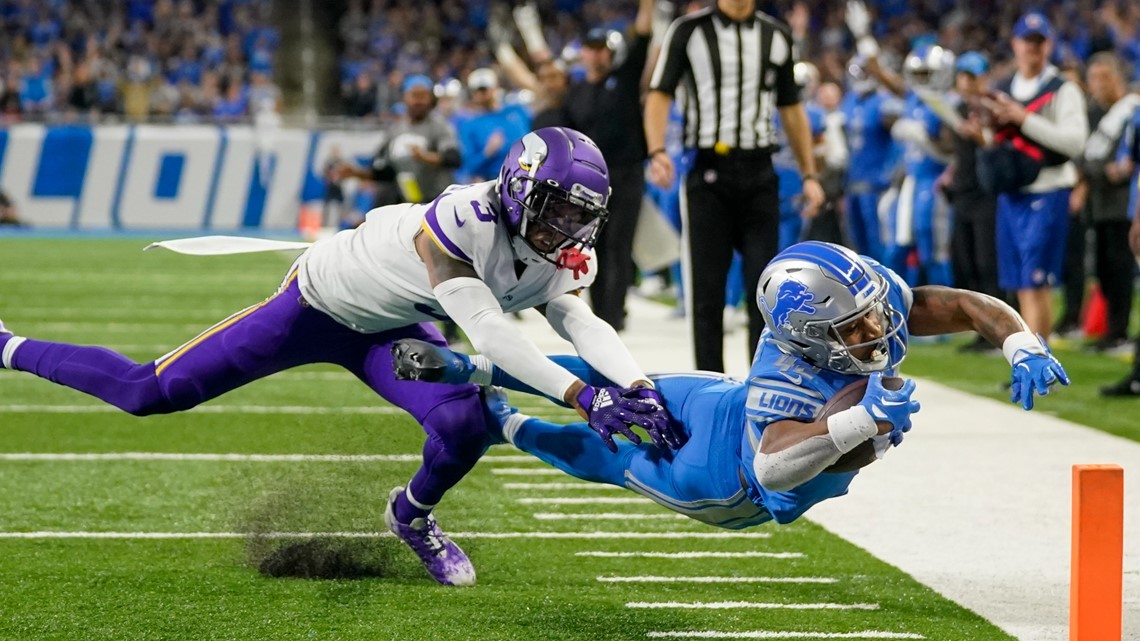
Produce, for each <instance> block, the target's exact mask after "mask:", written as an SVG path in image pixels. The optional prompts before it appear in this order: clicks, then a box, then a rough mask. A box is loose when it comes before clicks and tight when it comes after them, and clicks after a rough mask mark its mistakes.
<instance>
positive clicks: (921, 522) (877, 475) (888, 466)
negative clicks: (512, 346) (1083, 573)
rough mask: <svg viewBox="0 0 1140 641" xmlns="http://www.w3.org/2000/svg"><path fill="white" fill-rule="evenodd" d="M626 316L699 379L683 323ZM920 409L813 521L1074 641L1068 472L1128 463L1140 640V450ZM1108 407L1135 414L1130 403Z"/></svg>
mask: <svg viewBox="0 0 1140 641" xmlns="http://www.w3.org/2000/svg"><path fill="white" fill-rule="evenodd" d="M627 306H628V310H629V316H628V318H627V320H626V330H625V331H624V332H622V335H621V336H622V340H623V342H625V344H626V345H627V346H628V347H629V348H630V351H631V352H632V353H633V355H634V357H635V358H636V359H637V361H638V363H639V364H640V365H641V366H642V367H643V368H645V370H646V371H648V372H677V371H686V370H691V369H692V368H693V357H692V341H691V338H690V337H689V335H688V330H687V327H686V323H685V322H684V321H679V320H674V319H670V318H669V314H670V312H671V309H670V308H668V307H665V306H662V305H658V304H655V303H649V302H646V301H645V300H643V299H640V298H637V297H635V296H630V297H629V298H628V299H627ZM523 318H524V321H523V322H522V323H520V324H519V326H518V327H519V329H520V332H521V333H522V334H523V335H525V336H527V338H530V339H531V340H533V341H535V343H536V344H537V345H538V347H539V348H540V349H542V350H543V351H544V352H545V353H548V354H565V353H571V352H572V349H573V348H572V347H571V346H570V345H569V344H568V343H566V342H564V341H562V340H561V339H560V338H558V337H557V336H554V335H553V333H552V332H551V331H550V328H549V326H547V325H546V323H545V321H544V320H543V319H542V318H541V316H539V315H537V314H536V313H535V314H531V313H524V314H523ZM746 341H747V339H746V338H745V336H744V332H743V331H742V330H736V331H733V332H731V333H730V334H728V335H726V337H725V365H726V370H727V371H728V373H729V374H733V375H736V376H743V375H745V374H747V372H748V365H749V360H750V358H751V354H750V352H749V350H747V349H745V345H746ZM902 369H903V373H904V374H905V372H906V365H905V364H904V365H903V368H902ZM1119 371H1120V372H1121V373H1123V372H1124V367H1123V366H1121V367H1120V368H1119ZM999 382H1000V381H997V380H995V381H992V383H993V385H994V386H995V387H996V385H997V384H998V383H999ZM1101 382H1102V381H1079V380H1078V381H1075V382H1074V385H1097V384H1099V383H1101ZM1104 382H1107V381H1104ZM1060 393H1061V394H1064V390H1063V389H1062V390H1060ZM917 398H918V399H919V400H920V401H922V406H923V409H922V412H921V413H920V414H918V415H917V416H916V417H915V428H914V431H912V432H911V433H910V434H908V435H907V438H906V442H905V443H903V445H902V447H901V448H900V449H899V451H898V452H891V453H890V455H889V456H887V458H886V459H885V460H884V461H881V462H879V463H876V464H875V465H872V466H871V467H870V468H868V469H867V470H866V471H865V472H864V473H862V474H860V477H859V478H858V479H857V480H856V481H855V482H854V483H853V484H852V486H851V492H850V494H848V495H847V496H844V497H843V498H841V499H837V500H833V501H824V502H823V503H821V504H819V505H817V506H816V507H813V508H812V509H811V511H810V512H808V515H807V518H808V519H810V520H813V521H815V522H817V523H820V524H822V525H823V526H824V527H826V528H827V529H829V530H831V531H832V532H835V533H836V534H838V535H839V536H842V537H843V538H845V539H847V540H849V541H851V542H853V543H855V544H856V545H859V546H860V547H862V548H864V549H866V550H867V551H869V552H870V553H871V554H873V555H875V556H876V557H878V558H880V559H883V560H884V561H886V562H888V563H890V564H892V565H894V566H896V567H898V568H899V569H901V570H902V571H903V572H906V573H908V574H910V575H912V576H913V577H914V578H915V579H917V580H918V581H920V582H922V583H924V584H925V585H927V586H929V587H931V588H933V589H934V590H936V591H937V592H939V593H941V594H943V595H945V596H946V597H948V598H950V599H951V600H953V601H956V602H957V603H959V604H961V605H963V606H965V607H967V608H969V609H971V610H974V611H975V612H977V613H978V614H980V615H981V616H982V617H984V618H986V619H988V620H990V621H991V622H993V623H994V624H996V625H997V626H998V627H1000V628H1002V629H1003V630H1005V631H1006V632H1008V633H1009V634H1011V635H1013V636H1014V637H1017V638H1019V639H1023V640H1024V641H1067V640H1068V638H1069V637H1068V624H1069V618H1068V617H1069V608H1068V602H1069V555H1070V549H1069V546H1070V541H1069V538H1070V533H1071V522H1070V511H1071V505H1070V503H1071V496H1072V490H1071V476H1072V473H1071V466H1072V465H1073V464H1076V463H1116V464H1119V465H1121V466H1122V467H1124V468H1125V470H1126V471H1125V481H1124V483H1125V514H1124V519H1125V524H1124V529H1125V544H1124V597H1125V605H1124V609H1125V611H1124V638H1125V639H1140V603H1138V602H1137V601H1136V598H1137V596H1140V540H1138V539H1137V537H1140V444H1138V443H1136V442H1134V441H1129V440H1126V439H1122V438H1118V437H1115V436H1111V435H1108V434H1105V433H1103V432H1099V431H1096V430H1092V429H1088V428H1085V427H1081V426H1078V425H1074V424H1072V423H1069V422H1066V421H1062V420H1059V419H1056V418H1054V417H1051V416H1048V415H1047V414H1045V413H1044V412H1040V411H1037V410H1035V411H1033V412H1025V411H1023V410H1021V409H1020V408H1018V407H1015V406H1013V405H1012V404H1009V403H1004V402H997V401H993V400H989V399H983V398H979V397H976V396H971V395H969V394H965V393H963V392H957V391H954V390H951V389H949V388H947V387H945V386H942V385H938V384H936V383H934V382H931V381H928V380H920V381H918V394H917ZM1113 405H1114V406H1118V407H1119V408H1120V411H1121V412H1132V413H1133V414H1134V415H1138V416H1140V405H1137V404H1136V403H1135V402H1131V401H1127V400H1122V401H1116V402H1113ZM1044 406H1045V407H1046V408H1048V406H1049V404H1048V400H1046V401H1044Z"/></svg>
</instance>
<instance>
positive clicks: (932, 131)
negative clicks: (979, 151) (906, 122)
mask: <svg viewBox="0 0 1140 641" xmlns="http://www.w3.org/2000/svg"><path fill="white" fill-rule="evenodd" d="M902 117H903V118H907V119H910V120H916V121H918V122H920V123H922V127H923V129H924V130H925V131H926V135H927V137H929V138H930V140H931V141H935V140H938V137H939V136H940V135H941V133H942V121H941V120H939V119H938V116H937V115H935V113H934V110H933V109H931V108H930V107H929V106H928V105H927V104H926V103H925V102H923V101H922V100H921V99H920V98H919V97H918V96H917V95H916V94H914V93H911V94H909V95H908V96H907V97H906V105H905V106H904V107H903V115H902ZM903 147H904V149H905V151H904V153H903V164H904V166H905V168H906V175H908V176H914V177H915V178H917V179H920V180H922V179H929V180H933V179H935V178H937V177H938V176H940V175H941V174H942V172H943V171H945V169H946V162H945V161H944V160H942V159H940V158H936V157H934V156H931V155H930V154H929V153H927V151H926V150H924V149H923V148H922V147H921V146H919V145H918V144H917V143H913V142H907V143H904V145H903Z"/></svg>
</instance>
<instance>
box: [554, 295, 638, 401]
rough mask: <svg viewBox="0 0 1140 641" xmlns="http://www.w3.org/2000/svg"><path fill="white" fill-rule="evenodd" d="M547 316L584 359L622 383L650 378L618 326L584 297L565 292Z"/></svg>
mask: <svg viewBox="0 0 1140 641" xmlns="http://www.w3.org/2000/svg"><path fill="white" fill-rule="evenodd" d="M546 320H547V322H549V323H550V326H551V327H553V328H554V331H556V332H558V335H559V336H561V337H562V338H565V339H566V340H568V341H570V342H571V343H573V344H574V349H575V350H576V351H577V352H578V355H579V356H581V357H582V359H583V360H585V361H586V362H587V363H589V364H590V366H591V367H593V368H594V369H596V370H597V371H598V372H600V373H601V374H602V376H605V377H606V378H608V379H609V380H611V381H613V382H614V383H617V384H618V386H620V387H629V386H630V385H632V384H633V383H634V381H639V380H649V377H648V376H646V375H645V372H644V371H642V369H641V367H639V366H638V365H637V363H636V362H635V361H634V360H633V355H631V354H630V353H629V350H628V349H627V348H626V346H625V344H624V343H622V342H621V339H620V338H618V334H617V332H616V331H614V328H613V327H610V325H609V323H607V322H605V321H604V320H602V319H600V318H598V317H597V316H596V315H594V312H593V311H591V310H590V307H589V306H588V305H586V302H585V301H583V300H582V299H581V298H579V297H577V296H575V295H573V294H563V295H561V296H559V297H557V298H555V299H554V300H552V301H550V302H549V303H548V304H547V305H546Z"/></svg>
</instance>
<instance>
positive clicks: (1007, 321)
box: [907, 285, 1069, 410]
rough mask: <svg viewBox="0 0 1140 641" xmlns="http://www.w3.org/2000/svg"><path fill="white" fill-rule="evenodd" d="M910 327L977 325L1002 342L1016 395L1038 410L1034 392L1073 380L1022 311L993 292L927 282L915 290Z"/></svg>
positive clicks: (948, 329)
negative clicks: (1011, 369)
mask: <svg viewBox="0 0 1140 641" xmlns="http://www.w3.org/2000/svg"><path fill="white" fill-rule="evenodd" d="M912 291H913V293H914V304H913V305H912V306H911V310H910V319H909V320H908V322H907V328H908V329H909V330H910V333H911V334H912V335H914V336H933V335H937V334H953V333H955V332H966V331H970V330H973V331H975V332H977V333H978V334H979V335H981V336H982V337H983V338H985V339H986V340H987V341H989V342H990V344H991V345H994V346H995V347H1000V348H1001V350H1002V353H1004V354H1005V358H1006V360H1008V361H1009V364H1010V365H1011V366H1012V367H1013V373H1012V374H1011V381H1010V400H1011V401H1012V402H1014V403H1020V404H1021V406H1022V407H1024V408H1025V409H1027V410H1029V409H1033V395H1034V393H1036V394H1037V395H1038V396H1044V395H1046V394H1048V393H1049V389H1050V388H1051V387H1052V386H1053V384H1054V383H1058V382H1059V383H1061V384H1062V385H1068V384H1069V376H1068V375H1067V374H1066V373H1065V368H1064V367H1062V366H1061V363H1060V361H1058V360H1057V359H1056V358H1054V357H1053V354H1052V353H1051V352H1050V351H1049V348H1048V347H1047V346H1046V345H1045V343H1044V341H1042V340H1041V338H1040V337H1038V336H1036V335H1034V334H1033V333H1032V332H1030V331H1029V327H1028V326H1027V325H1026V324H1025V321H1024V320H1023V319H1022V318H1021V315H1020V314H1018V313H1017V312H1015V311H1014V310H1013V308H1012V307H1010V306H1009V305H1007V304H1005V302H1003V301H1000V300H998V299H996V298H994V297H993V296H987V295H986V294H979V293H977V292H971V291H967V290H964V289H955V288H953V287H938V286H933V285H932V286H926V287H916V288H914V289H913V290H912Z"/></svg>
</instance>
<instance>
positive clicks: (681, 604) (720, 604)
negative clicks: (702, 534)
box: [625, 601, 879, 610]
mask: <svg viewBox="0 0 1140 641" xmlns="http://www.w3.org/2000/svg"><path fill="white" fill-rule="evenodd" d="M625 607H627V608H635V609H649V610H741V609H745V610H747V609H752V610H878V609H879V604H878V603H763V602H757V601H631V602H629V603H626V604H625Z"/></svg>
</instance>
